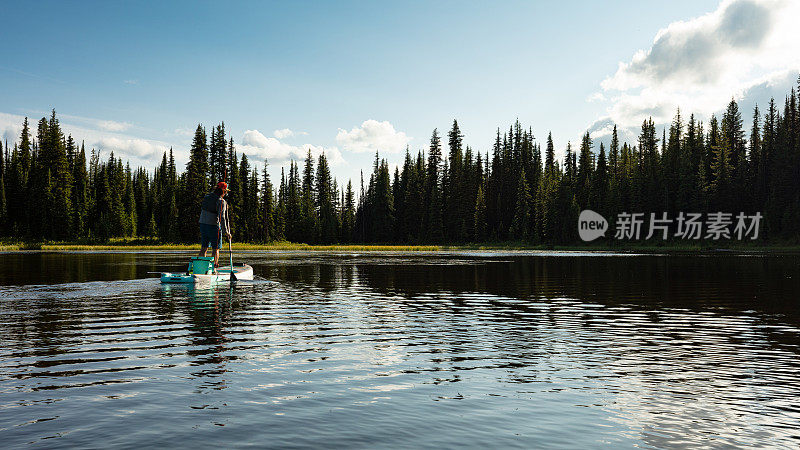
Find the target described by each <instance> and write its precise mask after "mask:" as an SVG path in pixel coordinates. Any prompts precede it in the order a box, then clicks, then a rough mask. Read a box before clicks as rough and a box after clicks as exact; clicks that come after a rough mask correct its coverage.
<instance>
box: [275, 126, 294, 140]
mask: <svg viewBox="0 0 800 450" xmlns="http://www.w3.org/2000/svg"><path fill="white" fill-rule="evenodd" d="M273 135H274V136H275V137H276V138H278V139H284V138H287V137H291V136H294V131H292V130H290V129H288V128H284V129H282V130H275V132H274V133H273Z"/></svg>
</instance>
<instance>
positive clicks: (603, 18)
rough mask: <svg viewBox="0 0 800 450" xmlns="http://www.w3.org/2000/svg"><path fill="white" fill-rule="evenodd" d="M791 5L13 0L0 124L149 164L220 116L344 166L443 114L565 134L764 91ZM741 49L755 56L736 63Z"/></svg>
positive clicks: (445, 118)
mask: <svg viewBox="0 0 800 450" xmlns="http://www.w3.org/2000/svg"><path fill="white" fill-rule="evenodd" d="M793 3H794V2H791V1H788V0H786V1H781V0H729V1H725V2H723V3H720V2H718V1H698V0H693V1H672V2H641V1H617V2H589V1H586V2H538V3H534V2H491V3H490V2H403V3H400V2H392V3H388V2H387V3H382V2H326V3H323V2H275V3H267V2H230V4H228V3H221V2H172V1H170V2H158V3H154V2H152V3H151V2H140V3H137V2H124V3H123V2H81V3H78V2H12V3H8V4H6V5H4V6H3V7H2V9H3V17H4V20H3V25H2V35H3V39H0V55H2V60H3V63H2V65H0V135H4V136H5V137H6V138H7V139H13V138H14V137H15V136H16V135H17V134H18V131H19V126H20V122H21V121H20V117H22V116H29V117H31V118H32V119H33V120H35V119H38V118H40V117H41V116H43V115H45V114H47V112H48V111H49V110H50V109H51V108H55V109H56V111H57V112H58V113H59V115H60V116H61V118H62V123H63V125H64V128H65V130H66V131H67V132H70V133H72V134H73V136H75V137H76V138H78V139H85V140H86V142H87V145H88V146H92V147H96V148H98V149H102V151H103V153H104V154H107V153H108V152H109V151H112V150H114V151H116V153H117V154H118V155H121V156H122V157H123V158H125V159H129V160H131V162H132V164H133V165H139V164H142V165H145V166H147V167H152V166H153V165H155V164H156V160H158V159H160V155H161V152H162V151H163V150H164V149H165V148H168V147H169V146H173V147H174V149H175V153H176V155H177V157H178V159H179V161H185V159H184V158H185V156H186V154H187V151H188V147H189V143H190V140H191V133H192V132H193V130H194V128H195V127H196V126H197V124H198V123H202V124H204V125H205V126H206V127H207V128H209V129H210V127H211V126H213V125H215V124H217V123H219V122H220V121H225V124H226V127H227V130H228V132H229V133H230V134H231V136H232V137H233V139H234V141H235V142H236V143H237V144H238V145H239V146H240V149H241V150H240V151H243V152H245V153H247V154H248V155H249V156H250V157H251V158H252V159H255V160H257V161H260V160H262V159H263V158H264V157H266V158H267V159H268V160H269V163H270V165H271V167H272V169H271V171H272V172H273V174H276V173H277V172H279V167H280V166H281V165H283V164H285V163H286V161H288V159H289V158H291V157H293V156H296V155H300V154H302V153H304V152H305V150H306V149H308V148H311V149H312V150H313V151H314V153H315V154H318V153H319V152H322V151H324V152H326V153H327V154H328V157H329V159H331V160H332V162H334V167H333V170H334V174H335V175H336V176H337V177H339V178H340V179H346V178H353V181H354V182H355V181H357V177H358V172H359V170H360V169H362V168H363V169H366V170H369V167H370V165H371V160H372V158H373V155H374V151H375V149H379V150H380V151H381V154H382V155H384V156H385V157H387V158H388V159H389V160H390V162H391V163H399V162H401V161H402V149H404V148H405V146H406V145H409V146H410V147H411V149H412V150H417V149H422V148H426V147H427V143H428V140H429V138H430V134H431V131H432V130H433V128H435V127H438V128H439V130H440V131H441V132H443V133H444V132H446V130H447V129H448V128H449V127H450V125H451V123H452V121H453V119H454V118H455V119H458V121H459V124H460V125H461V128H462V130H463V132H464V134H465V135H466V137H465V142H466V144H468V145H470V146H472V147H473V148H474V149H475V150H478V151H481V152H485V151H487V150H488V149H489V148H490V146H491V143H492V141H493V136H494V133H495V130H496V128H497V127H501V128H503V129H506V128H507V127H508V125H509V124H510V123H511V122H512V121H513V120H515V119H516V118H519V119H520V121H521V122H522V123H523V124H524V125H525V126H531V127H533V131H534V135H536V137H537V138H539V139H540V140H544V139H545V138H546V135H547V132H548V131H552V132H553V137H554V139H555V142H556V146H557V147H558V149H559V150H560V151H563V147H564V146H565V145H566V141H567V140H572V141H573V142H574V141H575V140H577V139H579V137H580V135H581V134H582V133H583V132H584V131H586V130H587V129H589V130H591V131H592V133H593V136H595V137H596V138H597V139H599V140H602V139H603V137H604V136H606V135H607V125H608V124H609V123H612V122H613V123H620V125H621V126H623V127H627V128H628V129H631V130H634V131H635V125H636V123H637V122H638V123H641V120H642V119H644V118H646V116H647V115H655V116H656V119H660V121H661V122H666V121H668V120H669V118H668V117H667V115H666V114H667V113H668V114H669V115H671V114H672V113H673V112H674V105H673V104H672V102H674V101H675V100H676V99H679V100H683V102H682V103H679V104H680V105H683V104H684V103H688V104H689V105H688V107H689V108H691V109H693V110H694V109H696V110H698V111H697V112H698V113H699V114H708V113H710V112H713V111H715V110H719V109H721V106H724V105H719V103H723V104H724V103H725V101H726V100H729V99H730V97H731V96H736V97H737V99H741V100H742V101H744V102H747V101H749V100H748V96H753V95H756V94H757V95H758V96H761V97H763V96H764V95H766V94H767V93H770V92H773V91H775V92H780V90H779V89H778V88H781V89H782V88H783V87H785V86H784V85H787V83H790V82H791V81H792V78H791V77H790V76H789V75H788V74H790V73H793V74H794V77H795V78H796V74H797V69H798V67H800V64H798V61H797V58H796V57H795V56H791V57H790V56H789V53H790V52H791V51H793V50H798V48H797V47H796V45H797V44H793V43H792V42H800V40H798V39H797V38H798V36H797V35H796V32H793V31H791V28H789V26H788V25H787V24H784V23H783V22H786V21H784V20H782V17H783V16H786V15H787V14H789V13H792V12H795V11H796V5H794V4H793ZM765 11H767V12H765ZM775 11H777V13H776V12H775ZM789 15H790V14H789ZM795 17H796V16H795ZM756 19H757V20H756ZM753 24H754V25H753ZM708 30H711V31H708ZM715 30H716V31H715ZM759 30H766V31H765V32H764V33H762V32H760V31H759ZM715 33H716V34H715ZM765 33H766V34H765ZM792 33H795V34H792ZM776 35H777V37H776ZM720 36H722V38H720ZM728 36H736V40H731V39H729V38H728ZM697 42H700V43H706V44H707V45H706V47H701V48H700V50H698V48H697V46H698V44H696V43H697ZM793 46H794V47H793ZM797 53H798V52H797V51H794V54H797ZM775 54H777V55H778V56H777V57H776V56H775ZM784 54H785V55H786V57H785V58H781V57H780V56H781V55H784ZM665 55H666V56H665ZM676 55H678V56H676ZM760 55H763V58H762V59H759V58H758V57H759V56H760ZM754 57H755V58H754ZM753 59H756V60H764V61H768V62H769V63H768V64H754V63H753V64H750V65H747V64H745V65H747V67H746V69H747V70H744V69H742V70H739V69H738V67H739V65H741V64H738V65H737V66H736V67H737V68H734V67H733V66H732V64H734V63H735V62H741V61H749V60H753ZM781 60H785V61H781ZM708 61H711V62H712V63H713V64H711V63H709V62H708ZM726 64H728V65H726ZM740 72H741V73H740ZM709 74H711V75H709ZM720 74H722V75H720ZM727 74H734V75H735V76H734V75H730V76H728V75H727ZM709 76H710V77H711V78H710V79H709ZM709 80H710V81H709ZM711 91H714V95H711V94H709V92H711ZM717 91H718V92H717ZM698 93H701V94H702V95H699V94H698ZM779 95H783V93H780V94H779ZM705 97H708V98H705ZM758 101H759V102H760V103H762V104H763V100H762V99H760V98H759V99H758ZM690 112H691V111H690ZM745 115H746V116H747V115H749V112H746V113H745ZM657 121H658V120H657ZM279 130H283V131H279Z"/></svg>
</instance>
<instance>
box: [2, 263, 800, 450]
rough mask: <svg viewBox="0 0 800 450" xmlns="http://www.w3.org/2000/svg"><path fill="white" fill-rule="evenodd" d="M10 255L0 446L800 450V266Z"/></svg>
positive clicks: (6, 279) (6, 274)
mask: <svg viewBox="0 0 800 450" xmlns="http://www.w3.org/2000/svg"><path fill="white" fill-rule="evenodd" d="M187 256H188V255H187V254H179V253H173V254H170V253H167V254H158V253H138V254H137V253H101V254H92V253H82V254H41V253H30V254H25V253H6V254H2V255H0V258H1V259H2V266H0V302H2V311H3V315H2V318H0V439H1V440H2V444H0V445H2V446H3V447H16V446H21V445H25V444H39V445H42V446H45V447H47V448H58V447H114V446H119V447H143V446H146V447H153V446H159V447H213V446H224V447H231V446H244V445H256V446H269V447H309V446H314V447H382V446H385V447H455V446H472V447H489V448H491V447H532V446H535V447H574V448H584V447H596V446H615V447H617V446H623V447H633V446H640V447H676V446H686V447H698V446H712V447H720V446H778V447H797V446H798V445H800V406H799V405H800V358H798V352H799V350H800V347H798V346H799V345H800V328H799V327H800V313H799V312H798V307H800V299H798V297H800V257H798V256H786V255H784V256H752V255H751V256H747V255H735V254H725V255H713V256H675V255H673V256H666V255H651V256H645V255H608V254H591V253H590V254H516V253H454V254H438V253H437V254H422V255H420V254H379V255H375V254H361V255H358V254H341V255H320V254H304V253H290V254H265V253H242V254H239V255H236V259H237V260H240V261H247V262H249V263H250V264H251V265H253V267H254V269H255V273H256V275H257V278H258V279H257V280H255V281H253V282H240V283H238V284H236V285H235V286H232V287H231V286H229V285H220V286H217V287H215V288H209V287H186V286H162V285H161V284H160V283H159V281H158V280H157V279H156V278H148V277H153V276H155V275H153V274H148V273H147V272H148V271H157V270H174V269H179V268H180V267H181V266H182V265H183V262H184V261H185V260H186V258H187Z"/></svg>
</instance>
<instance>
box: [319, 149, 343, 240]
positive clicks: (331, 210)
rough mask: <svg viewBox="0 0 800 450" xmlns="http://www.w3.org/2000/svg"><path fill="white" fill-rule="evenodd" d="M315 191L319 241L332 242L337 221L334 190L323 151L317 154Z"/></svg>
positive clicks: (336, 234)
mask: <svg viewBox="0 0 800 450" xmlns="http://www.w3.org/2000/svg"><path fill="white" fill-rule="evenodd" d="M316 193H317V198H316V200H317V204H316V209H317V211H318V212H319V242H320V243H323V244H332V243H334V242H336V240H337V237H338V234H339V223H338V220H337V217H336V210H335V206H334V199H335V196H336V192H335V190H334V189H333V186H332V180H331V172H330V168H329V167H328V159H327V158H326V157H325V154H324V153H323V154H321V155H319V161H317V177H316Z"/></svg>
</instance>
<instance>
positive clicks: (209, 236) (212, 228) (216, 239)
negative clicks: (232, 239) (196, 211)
mask: <svg viewBox="0 0 800 450" xmlns="http://www.w3.org/2000/svg"><path fill="white" fill-rule="evenodd" d="M221 243H222V231H221V230H220V229H219V227H218V226H217V225H209V224H207V223H201V224H200V246H201V247H208V246H209V244H211V248H213V249H214V250H216V249H218V248H219V246H220V244H221Z"/></svg>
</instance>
